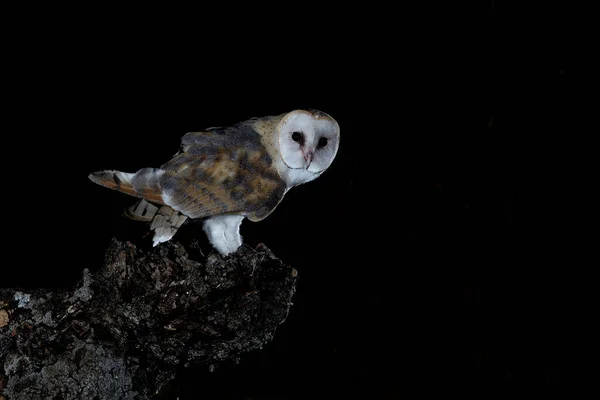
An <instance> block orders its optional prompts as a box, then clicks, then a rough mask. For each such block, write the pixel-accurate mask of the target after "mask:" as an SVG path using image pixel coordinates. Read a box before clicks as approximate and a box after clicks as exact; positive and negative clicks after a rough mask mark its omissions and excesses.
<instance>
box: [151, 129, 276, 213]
mask: <svg viewBox="0 0 600 400" xmlns="http://www.w3.org/2000/svg"><path fill="white" fill-rule="evenodd" d="M182 149H183V151H182V153H180V154H179V155H177V156H176V157H174V158H173V159H172V160H171V161H169V162H168V163H166V164H164V165H163V166H162V167H161V169H162V170H164V171H165V173H164V174H163V175H162V176H161V177H160V186H161V188H162V190H163V193H164V194H165V195H166V196H165V202H166V204H167V205H170V206H171V207H173V208H174V209H175V210H178V211H180V212H181V213H183V214H185V215H187V216H189V217H191V218H202V217H206V216H210V215H214V214H223V213H237V214H240V213H243V214H245V215H247V216H248V218H249V219H251V220H254V221H257V220H260V219H263V218H265V217H266V216H267V215H268V214H269V213H270V212H271V211H273V209H274V208H275V207H276V206H277V204H278V203H279V201H280V200H281V198H282V197H283V195H284V194H285V183H284V182H283V181H282V180H281V178H279V176H278V175H277V172H276V171H275V169H274V167H273V166H272V160H271V157H270V156H269V154H268V153H267V151H266V149H265V148H264V147H263V146H262V144H261V143H260V137H259V135H258V133H256V132H254V131H253V130H251V129H250V128H249V127H247V126H246V127H244V126H236V127H234V128H228V129H226V130H223V131H220V130H219V129H215V130H213V131H210V132H206V133H205V132H193V133H188V134H187V135H186V136H184V138H183V140H182Z"/></svg>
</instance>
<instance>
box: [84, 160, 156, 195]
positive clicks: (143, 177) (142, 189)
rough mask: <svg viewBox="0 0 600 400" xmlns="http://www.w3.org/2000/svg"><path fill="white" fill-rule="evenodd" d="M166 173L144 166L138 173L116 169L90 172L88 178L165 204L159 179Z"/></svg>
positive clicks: (129, 193) (126, 192) (99, 183)
mask: <svg viewBox="0 0 600 400" xmlns="http://www.w3.org/2000/svg"><path fill="white" fill-rule="evenodd" d="M163 173H164V171H163V170H162V169H158V168H143V169H140V170H139V171H137V172H136V173H133V174H131V173H127V172H121V171H115V170H106V171H98V172H94V173H92V174H90V175H89V176H88V178H89V179H90V180H91V181H92V182H94V183H97V184H98V185H101V186H104V187H107V188H109V189H113V190H117V191H119V192H122V193H125V194H128V195H130V196H135V197H141V198H144V199H146V200H148V201H150V202H152V203H157V204H165V203H164V201H163V199H162V191H161V188H160V185H159V183H158V180H159V178H160V176H161V175H162V174H163Z"/></svg>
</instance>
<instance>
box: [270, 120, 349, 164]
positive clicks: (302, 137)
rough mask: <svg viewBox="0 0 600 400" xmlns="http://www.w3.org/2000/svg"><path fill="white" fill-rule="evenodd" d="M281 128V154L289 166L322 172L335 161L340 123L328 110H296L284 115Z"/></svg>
mask: <svg viewBox="0 0 600 400" xmlns="http://www.w3.org/2000/svg"><path fill="white" fill-rule="evenodd" d="M277 130H278V133H279V149H280V152H281V157H282V159H283V162H284V163H285V165H286V166H287V167H288V168H290V169H293V170H299V171H298V172H300V171H304V172H306V173H309V174H317V175H318V174H320V173H321V172H323V171H324V170H326V169H327V168H328V167H329V166H330V165H331V163H332V162H333V159H334V158H335V155H336V153H337V150H338V147H339V143H340V127H339V125H338V123H337V122H336V120H334V119H333V118H332V117H331V116H329V115H328V114H326V113H324V112H321V111H317V110H310V111H306V110H294V111H292V112H289V113H287V114H285V115H284V116H283V118H282V119H281V121H280V122H279V124H278V129H277Z"/></svg>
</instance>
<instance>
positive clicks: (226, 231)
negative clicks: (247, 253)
mask: <svg viewBox="0 0 600 400" xmlns="http://www.w3.org/2000/svg"><path fill="white" fill-rule="evenodd" d="M244 218H245V217H244V216H243V215H217V216H214V217H209V218H207V219H206V220H205V221H204V225H203V229H204V232H206V236H208V240H209V241H210V243H211V244H212V245H213V247H214V248H215V249H217V250H218V251H219V253H221V255H223V256H226V255H227V254H230V253H233V252H234V251H236V250H237V249H238V248H239V247H240V246H241V245H242V236H241V235H240V225H241V223H242V220H243V219H244Z"/></svg>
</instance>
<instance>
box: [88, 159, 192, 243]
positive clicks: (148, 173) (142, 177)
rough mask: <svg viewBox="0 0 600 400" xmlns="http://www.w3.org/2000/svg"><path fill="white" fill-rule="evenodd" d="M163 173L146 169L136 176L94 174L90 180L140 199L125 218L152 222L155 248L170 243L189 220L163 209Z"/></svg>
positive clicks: (126, 174)
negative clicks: (159, 181)
mask: <svg viewBox="0 0 600 400" xmlns="http://www.w3.org/2000/svg"><path fill="white" fill-rule="evenodd" d="M163 173H164V171H163V170H160V169H155V168H144V169H141V170H139V171H138V172H136V173H134V174H131V173H126V172H121V171H113V170H109V171H99V172H94V173H93V174H90V175H89V178H90V180H91V181H92V182H94V183H97V184H98V185H101V186H104V187H107V188H109V189H114V190H117V191H119V192H122V193H126V194H128V195H130V196H135V197H141V199H140V200H139V201H137V202H136V203H135V204H133V205H132V206H130V207H128V208H127V209H126V210H125V212H124V215H125V216H126V217H128V218H131V219H133V220H136V221H145V222H150V229H151V230H153V231H154V238H153V240H152V241H153V244H154V246H156V245H157V244H159V243H162V242H166V241H167V240H169V239H171V238H172V237H173V235H175V233H176V232H177V230H178V229H179V228H180V227H181V225H182V224H183V223H184V222H185V220H186V219H187V217H186V216H185V215H183V214H181V213H180V212H179V211H175V210H174V209H172V208H171V207H169V206H167V205H164V202H163V199H162V195H161V191H160V186H159V184H158V178H160V176H161V175H162V174H163ZM153 203H154V204H153Z"/></svg>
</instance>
